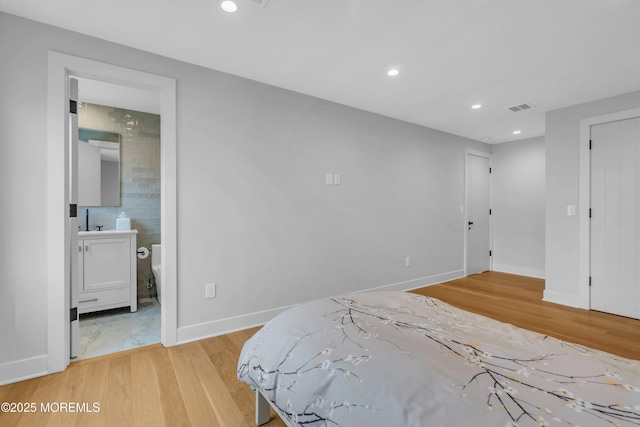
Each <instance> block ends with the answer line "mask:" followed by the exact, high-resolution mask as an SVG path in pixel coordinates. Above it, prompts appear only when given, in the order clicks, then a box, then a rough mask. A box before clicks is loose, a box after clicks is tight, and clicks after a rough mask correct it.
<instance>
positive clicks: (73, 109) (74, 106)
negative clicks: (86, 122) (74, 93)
mask: <svg viewBox="0 0 640 427" xmlns="http://www.w3.org/2000/svg"><path fill="white" fill-rule="evenodd" d="M69 112H70V113H71V114H78V102H77V101H74V100H73V99H70V100H69Z"/></svg>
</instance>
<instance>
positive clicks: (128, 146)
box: [78, 83, 160, 298]
mask: <svg viewBox="0 0 640 427" xmlns="http://www.w3.org/2000/svg"><path fill="white" fill-rule="evenodd" d="M80 85H82V83H80ZM78 125H79V126H80V127H85V128H90V129H97V130H102V131H109V132H115V133H117V134H119V135H120V137H121V152H120V159H121V164H120V180H121V182H120V206H118V207H90V208H89V227H90V229H91V230H94V229H95V226H96V225H102V226H104V228H105V230H109V229H111V230H112V229H114V228H115V225H116V218H117V217H118V215H119V214H120V212H125V213H126V214H127V216H128V217H129V218H131V228H134V229H136V230H138V235H137V236H136V239H137V246H138V247H143V246H144V247H146V248H149V249H151V245H152V244H153V243H160V116H159V115H157V114H151V113H144V112H141V111H132V110H127V109H123V108H117V107H109V106H104V105H95V104H89V103H86V102H82V103H80V107H79V108H78ZM85 209H87V208H86V207H84V206H80V207H79V212H80V214H79V216H80V221H79V222H80V224H81V225H82V229H83V230H84V219H83V218H84V217H83V214H84V212H85ZM137 270H138V298H148V297H150V296H155V289H152V290H150V289H148V288H147V283H149V280H150V279H151V280H152V279H153V274H152V273H151V257H150V256H149V257H148V258H146V259H138V269H137ZM152 282H153V280H152Z"/></svg>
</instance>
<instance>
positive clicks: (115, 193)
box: [78, 128, 121, 206]
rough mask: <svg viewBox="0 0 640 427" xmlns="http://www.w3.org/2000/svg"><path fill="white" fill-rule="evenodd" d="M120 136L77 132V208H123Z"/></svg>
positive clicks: (93, 131) (100, 132)
mask: <svg viewBox="0 0 640 427" xmlns="http://www.w3.org/2000/svg"><path fill="white" fill-rule="evenodd" d="M120 147H121V138H120V134H118V133H114V132H106V131H101V130H96V129H86V128H79V129H78V206H120Z"/></svg>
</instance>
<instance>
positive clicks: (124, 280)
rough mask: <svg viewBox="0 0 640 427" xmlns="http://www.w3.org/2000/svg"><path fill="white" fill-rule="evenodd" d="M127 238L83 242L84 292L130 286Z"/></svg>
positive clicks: (129, 254)
mask: <svg viewBox="0 0 640 427" xmlns="http://www.w3.org/2000/svg"><path fill="white" fill-rule="evenodd" d="M130 242H131V241H130V239H129V238H119V239H118V238H116V239H90V240H89V239H85V240H84V288H83V289H84V291H85V292H88V291H99V290H102V289H112V288H118V287H123V286H126V287H129V286H130V285H131V248H130V245H131V243H130Z"/></svg>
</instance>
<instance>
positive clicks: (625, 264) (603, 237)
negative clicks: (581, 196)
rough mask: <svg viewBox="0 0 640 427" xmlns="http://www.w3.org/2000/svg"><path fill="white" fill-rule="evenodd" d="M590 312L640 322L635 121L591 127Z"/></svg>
mask: <svg viewBox="0 0 640 427" xmlns="http://www.w3.org/2000/svg"><path fill="white" fill-rule="evenodd" d="M591 147H592V148H591V272H590V276H591V277H590V280H591V308H592V309H593V310H599V311H605V312H608V313H613V314H619V315H622V316H627V317H633V318H636V319H640V271H639V269H638V267H640V258H639V257H640V243H639V242H640V118H635V119H628V120H621V121H616V122H611V123H604V124H601V125H596V126H592V127H591Z"/></svg>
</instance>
